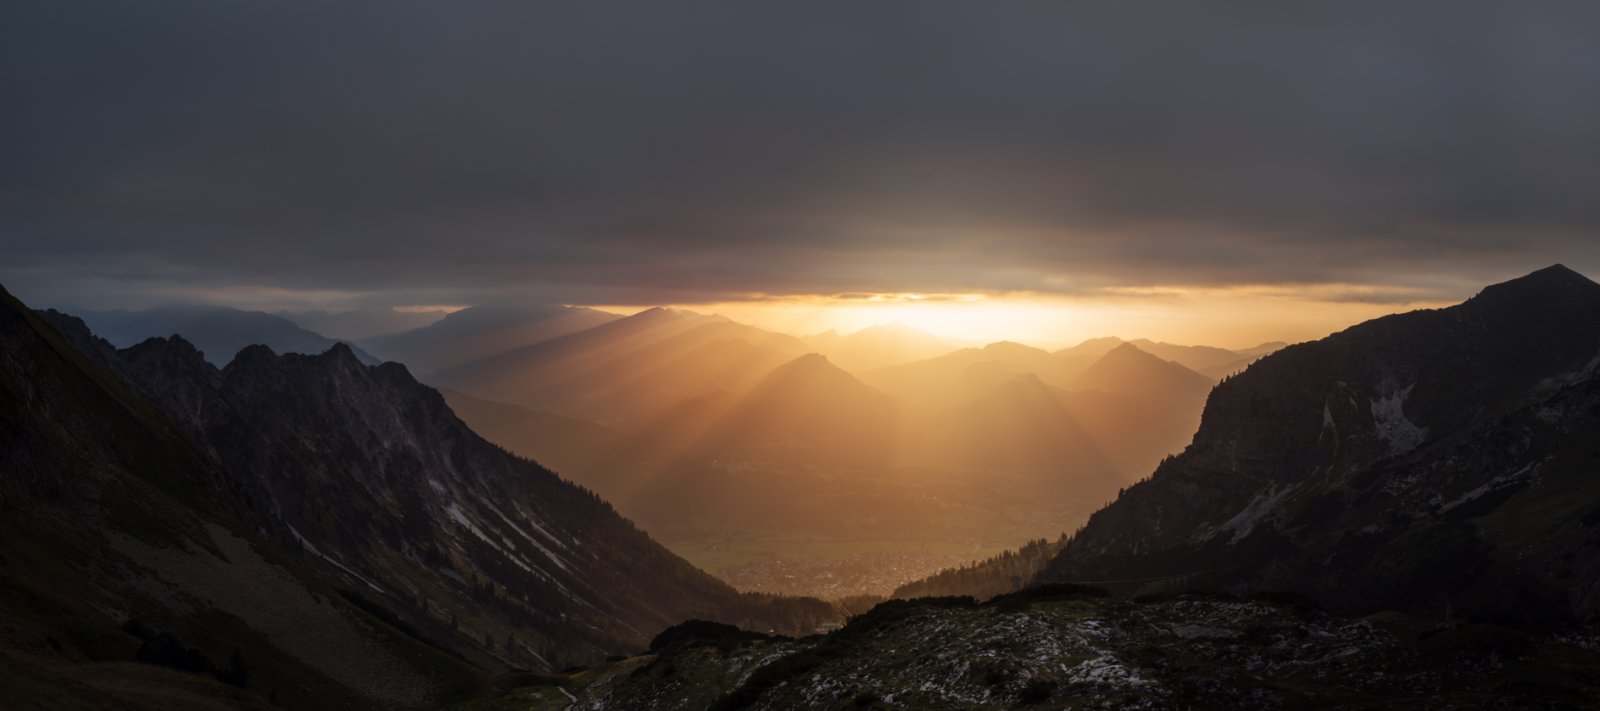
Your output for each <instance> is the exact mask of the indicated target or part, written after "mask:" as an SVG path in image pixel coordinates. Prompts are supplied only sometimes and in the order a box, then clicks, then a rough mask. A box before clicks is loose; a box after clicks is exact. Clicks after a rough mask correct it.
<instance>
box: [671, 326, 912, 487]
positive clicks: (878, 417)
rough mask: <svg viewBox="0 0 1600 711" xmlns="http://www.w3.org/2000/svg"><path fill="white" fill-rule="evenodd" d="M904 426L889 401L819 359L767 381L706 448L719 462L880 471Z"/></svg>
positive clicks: (782, 369)
mask: <svg viewBox="0 0 1600 711" xmlns="http://www.w3.org/2000/svg"><path fill="white" fill-rule="evenodd" d="M898 424H899V413H898V412H897V411H896V408H895V404H894V402H893V401H891V400H890V399H889V397H888V396H887V395H884V394H883V393H881V392H878V391H877V390H874V389H872V388H870V387H868V386H866V385H864V384H862V382H861V381H859V380H856V378H855V376H852V375H850V374H849V373H847V372H845V371H844V370H843V369H841V368H839V367H838V366H836V365H834V364H833V363H831V362H829V361H828V359H827V357H826V356H823V355H820V354H816V353H812V354H808V355H804V356H801V357H799V358H796V359H795V360H793V361H790V362H788V363H785V364H783V365H781V366H779V367H777V368H776V369H774V370H773V371H772V372H771V373H769V374H767V376H766V377H765V378H763V379H762V380H761V381H760V382H759V383H757V384H756V385H755V387H753V388H751V390H750V392H749V393H748V394H746V395H745V396H744V397H743V398H742V399H740V400H739V401H738V402H737V403H735V404H734V405H733V407H732V408H731V409H730V410H729V411H728V413H727V414H726V415H725V416H724V417H723V419H722V421H721V422H720V423H718V424H717V425H714V426H713V428H712V430H711V431H710V433H708V435H707V436H706V438H705V440H704V441H703V442H702V444H701V447H703V448H704V449H705V450H706V451H709V452H713V453H715V454H716V455H717V456H730V457H737V458H743V459H755V460H761V461H776V462H787V463H802V462H806V463H820V464H831V465H835V466H844V467H857V468H862V467H865V468H876V467H882V466H884V465H886V464H888V462H889V461H890V459H891V457H892V455H893V451H894V449H893V448H894V446H895V444H896V441H897V439H898V435H897V432H896V428H897V426H898Z"/></svg>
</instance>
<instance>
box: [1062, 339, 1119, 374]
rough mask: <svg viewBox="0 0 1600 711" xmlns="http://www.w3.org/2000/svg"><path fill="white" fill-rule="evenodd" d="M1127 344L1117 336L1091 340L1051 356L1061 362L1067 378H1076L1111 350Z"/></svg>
mask: <svg viewBox="0 0 1600 711" xmlns="http://www.w3.org/2000/svg"><path fill="white" fill-rule="evenodd" d="M1123 343H1125V341H1123V340H1122V339H1120V338H1117V337H1116V336H1105V337H1102V338H1091V339H1089V340H1087V341H1084V342H1082V343H1079V344H1078V345H1076V346H1073V347H1071V348H1063V349H1061V350H1059V351H1056V352H1055V353H1052V354H1051V355H1054V356H1055V357H1056V359H1057V360H1059V361H1060V365H1059V366H1058V367H1060V368H1061V370H1062V372H1063V374H1064V375H1065V376H1066V377H1067V378H1076V377H1078V376H1079V375H1081V374H1082V373H1083V371H1085V370H1088V369H1089V366H1092V365H1094V363H1095V361H1097V360H1100V359H1101V358H1103V357H1105V354H1107V353H1110V352H1111V349H1113V348H1116V347H1117V346H1120V345H1122V344H1123Z"/></svg>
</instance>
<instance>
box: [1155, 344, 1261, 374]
mask: <svg viewBox="0 0 1600 711" xmlns="http://www.w3.org/2000/svg"><path fill="white" fill-rule="evenodd" d="M1128 342H1129V343H1132V344H1133V345H1135V346H1138V347H1139V350H1141V351H1144V352H1146V353H1149V354H1150V355H1153V356H1155V357H1157V358H1160V359H1162V360H1170V361H1172V362H1174V363H1177V364H1179V365H1182V366H1183V367H1185V368H1188V369H1190V370H1193V371H1196V372H1205V371H1208V370H1211V369H1213V368H1217V367H1220V366H1224V365H1228V364H1230V363H1234V362H1236V361H1238V360H1240V359H1241V358H1245V357H1248V355H1249V354H1245V353H1240V352H1237V351H1230V350H1228V349H1226V348H1217V347H1216V346H1180V345H1177V344H1173V343H1162V342H1161V341H1152V340H1150V339H1148V338H1136V339H1134V340H1132V341H1128ZM1261 355H1265V354H1261Z"/></svg>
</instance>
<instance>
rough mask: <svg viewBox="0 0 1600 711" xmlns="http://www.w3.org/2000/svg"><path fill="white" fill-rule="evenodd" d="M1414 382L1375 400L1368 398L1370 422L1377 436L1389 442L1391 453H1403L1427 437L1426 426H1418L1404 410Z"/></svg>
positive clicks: (1414, 447)
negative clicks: (1370, 411)
mask: <svg viewBox="0 0 1600 711" xmlns="http://www.w3.org/2000/svg"><path fill="white" fill-rule="evenodd" d="M1416 385H1417V384H1416V383H1412V384H1410V385H1407V386H1406V388H1405V389H1404V390H1395V391H1393V392H1390V393H1389V394H1388V395H1385V396H1383V397H1381V398H1379V399H1377V400H1370V401H1369V402H1370V403H1371V410H1372V424H1373V427H1374V428H1375V429H1376V430H1377V432H1378V437H1379V438H1381V439H1383V440H1384V441H1386V442H1388V443H1389V451H1390V453H1391V454H1404V453H1406V452H1409V451H1411V450H1413V449H1416V448H1417V445H1419V444H1422V441H1423V440H1425V439H1427V438H1428V428H1426V427H1418V426H1417V424H1416V423H1414V422H1412V421H1411V420H1408V419H1406V413H1405V410H1404V406H1405V402H1406V398H1407V397H1408V396H1410V395H1411V389H1412V388H1414V387H1416Z"/></svg>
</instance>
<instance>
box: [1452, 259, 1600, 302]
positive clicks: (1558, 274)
mask: <svg viewBox="0 0 1600 711" xmlns="http://www.w3.org/2000/svg"><path fill="white" fill-rule="evenodd" d="M1591 299H1600V284H1596V283H1594V282H1593V281H1592V280H1590V279H1589V278H1588V277H1586V276H1584V275H1582V274H1579V273H1578V272H1576V271H1573V270H1572V269H1569V268H1567V267H1566V266H1565V265H1562V264H1553V265H1551V266H1548V267H1545V268H1543V269H1540V270H1538V271H1535V272H1531V273H1529V274H1527V275H1524V276H1521V277H1517V278H1516V279H1512V280H1510V281H1505V282H1501V283H1499V284H1494V285H1492V286H1488V287H1484V289H1483V291H1480V292H1478V295H1477V296H1475V297H1473V298H1472V299H1471V301H1476V302H1481V301H1483V300H1490V301H1494V302H1506V301H1510V302H1513V303H1517V304H1521V305H1526V306H1535V307H1536V306H1545V305H1562V304H1568V303H1571V302H1573V301H1586V300H1591Z"/></svg>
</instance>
